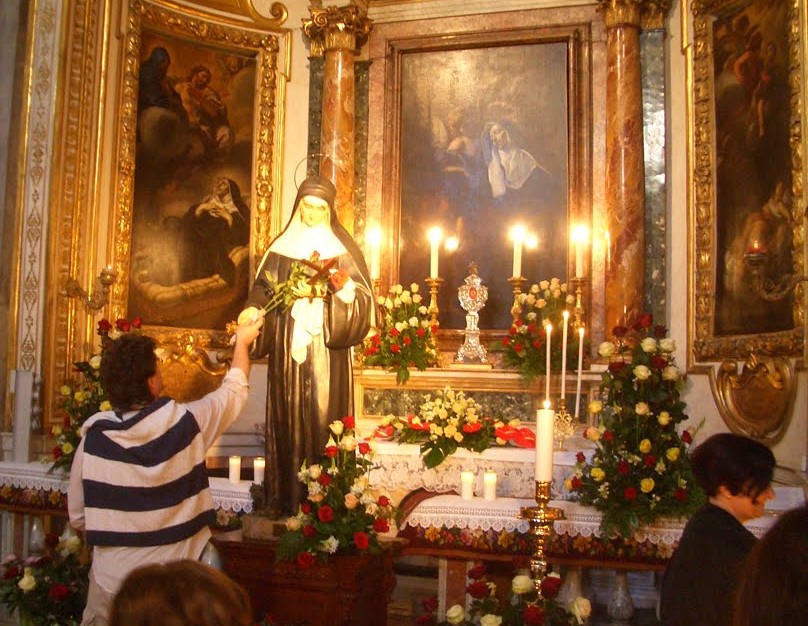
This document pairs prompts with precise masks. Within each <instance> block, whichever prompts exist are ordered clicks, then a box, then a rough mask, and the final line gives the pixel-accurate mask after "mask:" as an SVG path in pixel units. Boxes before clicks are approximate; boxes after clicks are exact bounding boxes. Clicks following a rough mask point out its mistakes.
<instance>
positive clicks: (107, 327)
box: [98, 317, 112, 335]
mask: <svg viewBox="0 0 808 626" xmlns="http://www.w3.org/2000/svg"><path fill="white" fill-rule="evenodd" d="M111 330H112V324H110V323H109V320H108V319H107V318H106V317H105V318H104V319H102V320H101V321H100V322H98V334H99V335H106V334H107V333H109V331H111Z"/></svg>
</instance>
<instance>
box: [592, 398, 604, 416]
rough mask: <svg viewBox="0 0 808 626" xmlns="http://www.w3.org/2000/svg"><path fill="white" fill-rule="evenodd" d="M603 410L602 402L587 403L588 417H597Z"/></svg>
mask: <svg viewBox="0 0 808 626" xmlns="http://www.w3.org/2000/svg"><path fill="white" fill-rule="evenodd" d="M602 410H603V402H601V401H600V400H592V402H590V403H589V413H590V415H597V414H598V413H600V412H601V411H602Z"/></svg>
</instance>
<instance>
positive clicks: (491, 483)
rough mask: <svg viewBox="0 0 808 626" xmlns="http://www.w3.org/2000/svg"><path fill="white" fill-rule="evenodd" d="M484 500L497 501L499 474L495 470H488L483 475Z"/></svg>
mask: <svg viewBox="0 0 808 626" xmlns="http://www.w3.org/2000/svg"><path fill="white" fill-rule="evenodd" d="M483 498H484V499H485V500H496V499H497V473H496V472H495V471H494V470H486V471H485V472H484V473H483Z"/></svg>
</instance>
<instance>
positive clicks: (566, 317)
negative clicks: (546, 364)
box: [561, 311, 570, 398]
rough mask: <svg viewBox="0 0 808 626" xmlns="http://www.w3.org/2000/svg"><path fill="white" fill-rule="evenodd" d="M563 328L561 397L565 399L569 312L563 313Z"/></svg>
mask: <svg viewBox="0 0 808 626" xmlns="http://www.w3.org/2000/svg"><path fill="white" fill-rule="evenodd" d="M561 316H562V317H563V318H564V326H563V328H562V330H561V397H562V398H566V393H567V332H568V330H567V329H568V327H569V321H570V312H569V311H564V312H563V313H562V314H561Z"/></svg>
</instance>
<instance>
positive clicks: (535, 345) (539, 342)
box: [533, 339, 542, 350]
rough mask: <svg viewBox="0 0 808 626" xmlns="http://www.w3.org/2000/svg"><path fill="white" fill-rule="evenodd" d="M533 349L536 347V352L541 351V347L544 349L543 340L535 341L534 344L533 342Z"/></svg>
mask: <svg viewBox="0 0 808 626" xmlns="http://www.w3.org/2000/svg"><path fill="white" fill-rule="evenodd" d="M533 347H534V348H536V350H541V347H542V342H541V340H540V339H536V341H534V342H533Z"/></svg>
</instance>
